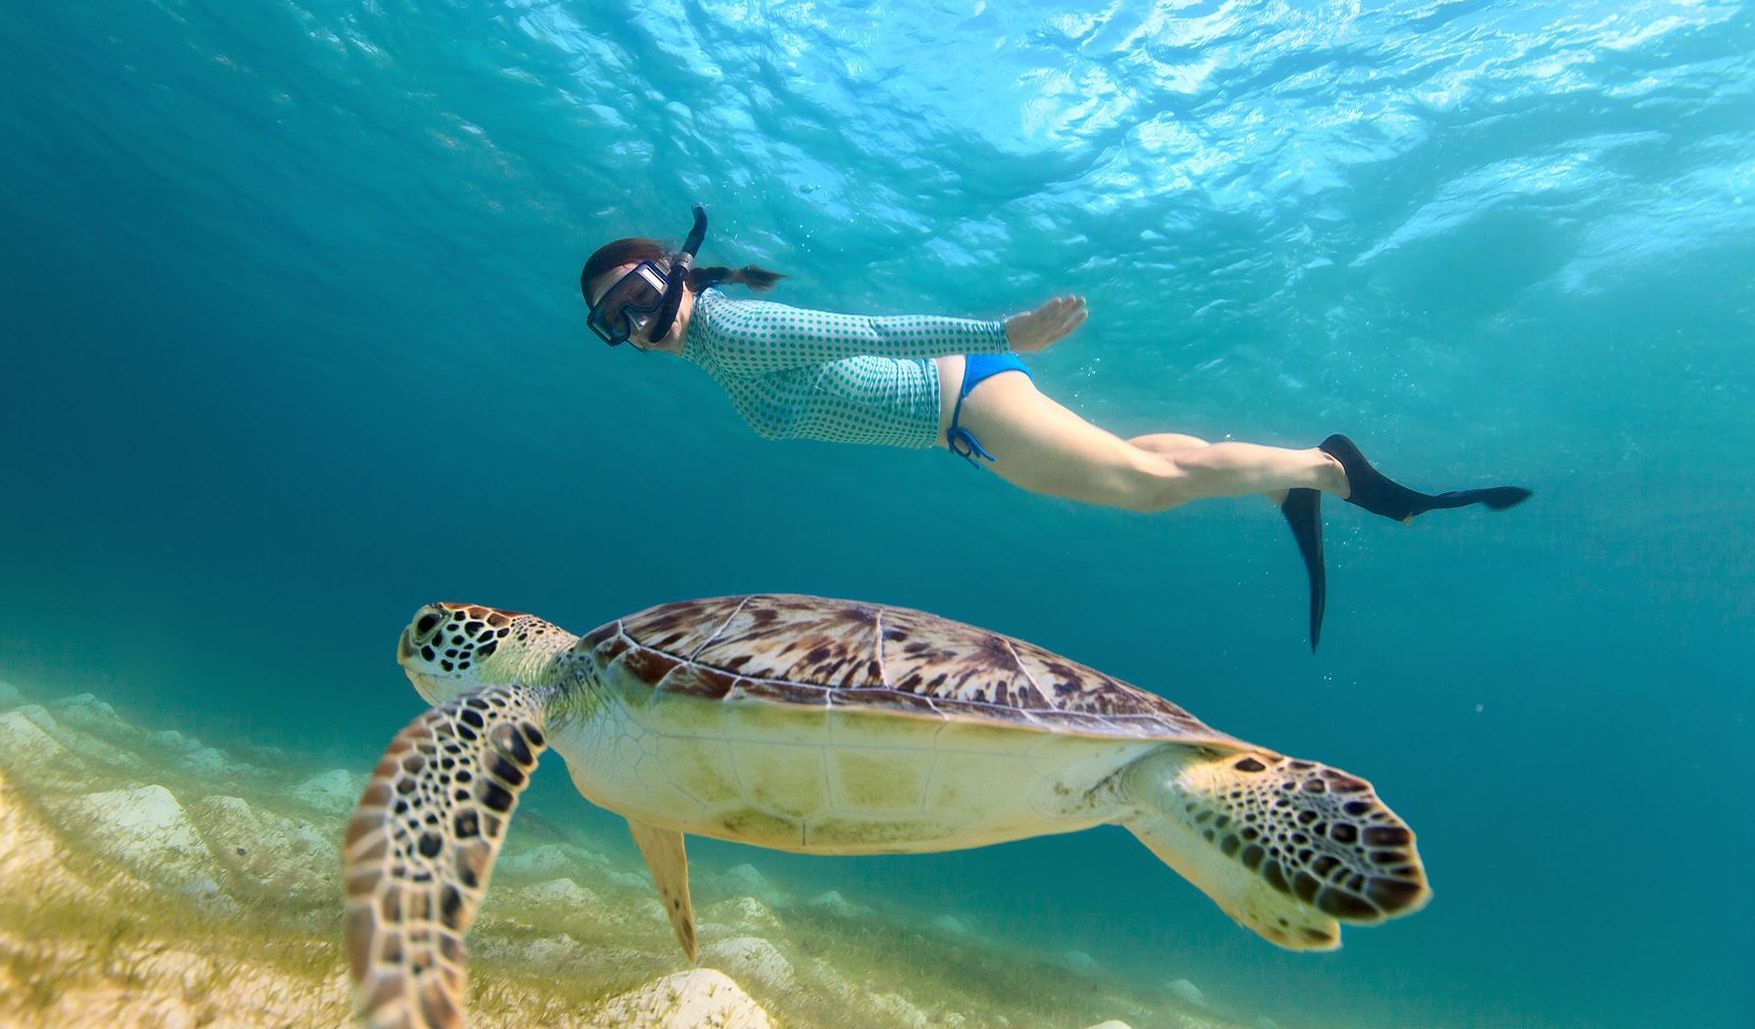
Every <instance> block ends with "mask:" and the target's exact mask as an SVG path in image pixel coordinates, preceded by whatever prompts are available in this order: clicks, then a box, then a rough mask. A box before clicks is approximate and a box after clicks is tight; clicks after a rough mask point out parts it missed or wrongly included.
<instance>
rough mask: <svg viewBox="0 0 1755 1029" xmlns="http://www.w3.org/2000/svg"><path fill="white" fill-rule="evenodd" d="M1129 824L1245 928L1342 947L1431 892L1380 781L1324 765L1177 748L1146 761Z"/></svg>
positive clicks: (1130, 794) (1133, 790)
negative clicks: (1344, 926) (1355, 930)
mask: <svg viewBox="0 0 1755 1029" xmlns="http://www.w3.org/2000/svg"><path fill="white" fill-rule="evenodd" d="M1121 788H1122V791H1123V793H1124V794H1125V795H1126V798H1127V801H1128V802H1129V804H1130V805H1131V807H1132V808H1133V810H1132V813H1131V814H1129V815H1128V816H1126V817H1125V818H1124V819H1123V823H1122V824H1124V825H1126V826H1127V828H1128V830H1129V831H1130V832H1132V833H1133V834H1134V835H1135V836H1137V837H1139V839H1140V842H1142V843H1144V844H1145V845H1146V846H1147V847H1149V848H1150V849H1151V851H1152V853H1154V854H1156V855H1157V856H1158V858H1159V859H1160V860H1162V861H1163V862H1164V863H1165V864H1167V865H1169V866H1170V867H1171V868H1173V869H1175V870H1176V871H1177V872H1178V873H1180V874H1181V875H1182V876H1183V877H1184V878H1186V879H1187V880H1188V881H1189V882H1192V883H1194V885H1195V886H1197V887H1199V888H1200V890H1201V892H1203V893H1205V894H1206V895H1207V896H1209V897H1211V898H1212V899H1213V901H1214V902H1215V903H1217V904H1218V905H1219V907H1220V908H1221V909H1223V910H1224V912H1225V913H1226V914H1228V915H1230V916H1231V917H1232V918H1234V919H1236V920H1237V922H1238V923H1239V924H1241V925H1243V926H1245V927H1246V928H1249V929H1251V930H1253V931H1254V932H1256V933H1257V934H1258V935H1260V936H1262V937H1264V938H1266V939H1267V940H1268V941H1270V942H1272V943H1275V944H1277V945H1279V946H1281V947H1284V948H1286V949H1287V950H1333V949H1335V948H1336V947H1339V946H1340V945H1341V933H1340V924H1339V923H1341V922H1348V923H1352V924H1355V925H1370V924H1373V923H1376V922H1381V921H1384V920H1386V919H1390V918H1395V917H1398V916H1401V915H1407V914H1412V913H1413V912H1415V911H1418V910H1419V909H1420V908H1421V907H1424V906H1425V904H1426V902H1427V901H1428V900H1430V899H1431V895H1432V894H1431V890H1430V889H1429V888H1428V887H1427V885H1426V873H1425V870H1424V868H1423V867H1422V866H1421V864H1420V856H1419V854H1418V852H1417V851H1416V850H1415V849H1414V834H1413V832H1412V831H1411V830H1410V829H1409V828H1408V827H1407V825H1406V824H1405V823H1403V822H1402V820H1401V819H1400V818H1397V817H1396V815H1395V813H1394V812H1392V811H1391V810H1390V809H1389V808H1388V807H1386V806H1384V803H1383V802H1382V801H1381V800H1379V799H1378V798H1377V793H1376V791H1374V790H1373V789H1372V788H1371V784H1370V783H1368V782H1366V781H1365V780H1363V779H1360V778H1357V777H1355V776H1352V775H1348V774H1347V773H1346V772H1343V771H1340V770H1338V769H1334V768H1329V767H1326V766H1324V765H1320V764H1317V763H1315V762H1313V761H1299V760H1295V759H1292V758H1288V757H1285V756H1283V755H1279V754H1275V753H1273V752H1272V751H1265V750H1256V749H1249V748H1247V746H1246V747H1245V749H1240V750H1233V751H1229V752H1226V753H1223V754H1218V753H1215V752H1214V751H1213V750H1211V749H1206V748H1192V747H1186V746H1177V745H1171V746H1166V747H1164V748H1163V749H1161V750H1158V751H1155V752H1154V753H1152V754H1150V755H1148V756H1146V757H1144V758H1142V759H1141V760H1139V761H1138V762H1135V763H1134V764H1133V765H1132V766H1131V767H1129V768H1128V769H1127V770H1126V771H1125V772H1124V773H1123V777H1122V780H1121Z"/></svg>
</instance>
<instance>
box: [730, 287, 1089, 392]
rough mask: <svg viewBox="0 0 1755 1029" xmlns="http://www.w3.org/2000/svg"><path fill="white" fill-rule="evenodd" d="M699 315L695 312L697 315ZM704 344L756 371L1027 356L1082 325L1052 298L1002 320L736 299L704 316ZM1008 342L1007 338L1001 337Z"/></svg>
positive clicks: (735, 366) (1066, 304)
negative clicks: (865, 361) (870, 360)
mask: <svg viewBox="0 0 1755 1029" xmlns="http://www.w3.org/2000/svg"><path fill="white" fill-rule="evenodd" d="M700 313H703V312H702V310H701V309H700V308H697V314H700ZM705 313H706V315H707V322H706V325H705V327H706V329H707V342H708V345H709V346H710V347H711V348H712V349H713V350H714V352H715V353H716V354H717V355H718V357H719V359H720V360H721V361H723V362H724V363H725V365H726V366H727V368H729V369H730V370H732V371H735V372H738V373H741V374H759V373H762V372H772V371H781V370H784V369H787V368H799V367H804V366H806V365H815V364H827V363H830V362H832V361H838V360H841V359H843V358H848V357H861V356H868V355H869V356H876V357H944V356H947V355H950V354H1000V353H1005V352H1006V351H1007V350H1011V349H1016V350H1019V351H1021V352H1024V353H1032V352H1035V351H1038V350H1041V349H1042V348H1044V347H1046V346H1047V345H1048V344H1049V343H1052V342H1053V341H1054V340H1056V339H1059V338H1060V337H1061V336H1064V335H1065V334H1066V333H1068V332H1071V331H1072V329H1073V328H1074V327H1076V326H1077V325H1078V323H1079V322H1080V321H1083V320H1084V301H1083V300H1082V299H1077V298H1059V299H1056V300H1051V301H1049V302H1048V303H1047V304H1044V305H1043V306H1042V307H1040V308H1038V309H1037V310H1035V311H1031V312H1029V313H1027V314H1021V315H1013V316H1012V317H1011V318H1008V319H1006V320H1005V321H1003V322H1001V321H979V320H975V319H970V318H943V317H938V316H936V315H914V314H907V315H878V316H873V315H856V314H833V313H830V312H827V311H811V310H805V309H803V308H797V307H788V306H786V305H784V304H773V303H766V302H762V301H741V302H738V303H737V304H735V305H726V306H724V307H720V308H718V309H716V310H715V309H708V310H707V311H706V312H705ZM1008 337H1009V338H1008Z"/></svg>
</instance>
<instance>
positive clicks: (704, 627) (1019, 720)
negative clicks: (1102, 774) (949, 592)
mask: <svg viewBox="0 0 1755 1029" xmlns="http://www.w3.org/2000/svg"><path fill="white" fill-rule="evenodd" d="M575 652H576V653H582V654H583V653H589V654H591V655H592V656H593V658H594V659H595V661H596V662H597V664H598V666H599V667H606V666H608V665H610V663H611V662H615V663H616V665H617V666H618V667H619V668H620V669H621V670H622V671H623V673H625V677H624V681H628V680H631V681H632V682H633V683H643V684H645V685H647V686H649V687H651V688H652V689H653V690H654V691H655V692H656V693H658V694H661V695H664V694H677V695H687V696H694V697H700V698H703V699H709V700H725V701H736V702H749V701H767V702H772V703H777V704H791V705H806V706H821V707H834V708H843V707H845V708H862V709H865V710H868V711H873V712H893V713H895V714H898V715H903V716H917V717H929V718H937V719H947V718H948V719H961V720H967V721H973V722H986V723H993V724H995V725H1002V726H1009V727H1015V728H1020V729H1030V730H1036V731H1040V732H1053V733H1075V734H1080V735H1094V736H1120V737H1136V738H1150V739H1166V738H1169V739H1184V740H1202V741H1207V742H1235V741H1233V740H1232V737H1229V736H1226V735H1225V734H1223V733H1220V732H1217V731H1215V730H1214V729H1211V728H1209V727H1208V726H1207V725H1205V724H1204V723H1202V722H1201V721H1200V720H1199V719H1198V718H1195V717H1194V716H1193V715H1191V714H1189V713H1188V712H1187V711H1184V710H1183V709H1182V708H1180V707H1177V706H1176V705H1175V704H1172V703H1170V702H1169V701H1168V700H1165V699H1164V698H1163V697H1160V696H1158V695H1156V694H1153V693H1148V692H1146V691H1145V690H1142V689H1138V688H1136V687H1134V686H1130V685H1128V684H1127V683H1124V682H1122V681H1120V680H1118V679H1114V678H1111V677H1110V676H1107V675H1104V674H1103V673H1102V672H1099V671H1097V670H1096V669H1094V668H1090V667H1087V666H1085V665H1081V664H1078V663H1077V662H1074V661H1069V660H1067V659H1066V658H1063V657H1060V656H1058V655H1056V654H1053V653H1050V652H1049V651H1046V650H1044V649H1042V648H1041V647H1038V646H1035V645H1034V644H1031V643H1025V642H1023V641H1022V640H1017V639H1013V638H1012V637H1010V636H1003V635H1001V634H999V633H996V632H989V631H988V630H986V629H981V628H977V627H975V626H973V625H966V624H964V623H962V622H954V621H951V620H950V619H948V618H940V617H938V616H937V615H933V614H928V613H926V612H924V611H914V610H910V609H908V608H900V607H887V606H882V605H878V604H864V603H859V602H856V601H850V600H831V599H828V598H824V597H810V596H799V595H785V594H758V595H751V596H737V597H715V598H712V599H708V600H685V601H679V602H677V603H673V604H661V605H659V606H657V607H652V608H647V609H646V610H644V611H641V612H640V613H638V614H634V615H629V616H628V617H626V618H621V619H617V620H616V621H614V622H610V623H609V624H607V625H604V626H601V627H599V628H598V629H596V630H595V631H593V632H591V633H590V634H588V635H586V636H585V637H584V638H583V639H582V640H581V641H580V642H579V644H578V647H577V648H576V650H575Z"/></svg>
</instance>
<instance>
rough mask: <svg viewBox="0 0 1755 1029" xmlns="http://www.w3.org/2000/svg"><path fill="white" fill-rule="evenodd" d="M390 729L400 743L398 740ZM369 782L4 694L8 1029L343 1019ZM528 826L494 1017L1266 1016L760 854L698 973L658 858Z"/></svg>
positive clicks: (720, 1020) (99, 706) (716, 882)
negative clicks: (668, 904) (345, 879)
mask: <svg viewBox="0 0 1755 1029" xmlns="http://www.w3.org/2000/svg"><path fill="white" fill-rule="evenodd" d="M386 736H387V737H388V733H386ZM362 786H363V779H362V777H361V776H360V775H359V774H357V773H356V772H354V771H352V770H348V769H323V768H321V767H317V766H314V765H312V764H310V762H309V761H308V759H305V760H301V758H300V756H298V755H294V754H290V753H287V752H283V751H277V750H273V749H266V748H260V749H259V748H241V747H234V748H230V749H227V750H221V749H219V748H216V747H213V746H209V745H207V744H204V743H202V742H201V741H200V740H197V739H194V738H191V737H190V736H188V735H185V734H183V733H180V732H178V731H176V730H175V729H171V728H165V727H150V726H143V725H136V724H132V723H131V722H130V721H129V720H128V719H126V718H124V717H123V716H122V715H120V714H118V712H117V711H116V710H115V708H113V707H112V706H111V705H109V704H107V703H105V702H104V701H103V700H101V699H99V698H97V697H96V696H93V695H92V694H89V693H85V694H78V695H73V696H65V697H60V698H57V699H38V698H36V697H34V696H32V695H30V694H28V693H26V692H21V691H20V689H19V688H18V687H16V686H14V685H11V684H8V683H5V682H3V681H0V1025H7V1026H35V1025H44V1026H47V1025H74V1024H80V1025H95V1024H113V1025H130V1026H132V1025H142V1026H196V1025H339V1024H344V1023H345V1022H346V1020H347V1015H348V991H347V985H346V982H345V976H344V972H343V968H344V961H343V955H342V952H341V947H340V911H341V905H340V900H339V896H340V885H339V875H338V867H339V858H338V852H337V845H338V841H339V838H340V835H341V832H342V828H343V826H344V825H345V823H346V819H347V815H348V812H349V811H351V810H352V807H353V804H354V801H355V800H356V799H357V797H358V795H359V792H360V789H361V788H362ZM617 854H618V851H617V850H616V849H615V848H613V847H604V846H603V845H602V844H601V842H599V841H594V840H593V839H591V838H590V837H588V836H586V835H584V834H582V833H580V834H570V833H569V832H568V830H566V829H563V828H560V827H557V826H554V825H552V824H547V823H544V822H542V821H540V820H533V821H531V822H528V823H524V824H519V823H515V824H514V829H513V832H512V833H511V834H510V838H509V840H508V842H507V845H506V849H505V851H504V853H503V854H502V856H501V859H500V862H499V865H498V867H497V869H496V871H495V875H494V880H493V885H492V888H491V889H490V890H489V893H488V897H487V901H486V903H485V904H484V905H483V907H482V911H481V915H480V917H479V919H478V920H477V921H476V923H475V925H474V927H473V928H472V929H471V931H470V934H469V939H468V942H469V946H470V970H471V975H470V985H469V989H470V1013H471V1018H472V1021H473V1022H474V1023H475V1024H478V1025H484V1026H499V1025H504V1026H530V1025H544V1026H621V1025H630V1026H676V1027H682V1026H706V1025H711V1026H751V1027H759V1026H767V1025H784V1026H828V1025H846V1024H849V1021H848V1019H849V1017H850V1014H851V1013H854V1012H857V1016H856V1020H857V1022H858V1023H859V1024H861V1025H865V1026H872V1027H888V1026H895V1027H911V1029H918V1027H929V1026H932V1027H937V1026H944V1027H953V1026H968V1027H975V1026H1064V1027H1072V1029H1078V1027H1084V1026H1090V1025H1093V1024H1097V1023H1106V1024H1107V1025H1108V1026H1109V1029H1114V1027H1115V1026H1117V1025H1118V1024H1120V1025H1131V1026H1136V1027H1142V1029H1143V1027H1147V1026H1174V1027H1186V1029H1196V1027H1229V1026H1243V1025H1259V1024H1261V1023H1252V1022H1246V1021H1238V1020H1235V1019H1233V1018H1229V1017H1226V1015H1225V1014H1224V1013H1222V1012H1219V1011H1216V1010H1214V1009H1213V1008H1212V1007H1211V1006H1210V1005H1209V1004H1208V1003H1207V1002H1206V1001H1205V999H1204V998H1203V997H1202V996H1201V993H1200V991H1199V989H1198V988H1197V987H1195V986H1194V985H1193V984H1191V983H1189V982H1188V981H1187V980H1167V981H1165V982H1162V983H1152V984H1145V983H1137V982H1130V981H1126V980H1122V979H1120V978H1116V977H1110V976H1107V975H1106V974H1105V971H1104V969H1102V968H1101V967H1099V966H1096V965H1095V963H1094V962H1090V959H1089V958H1085V959H1084V962H1080V961H1079V960H1078V958H1079V957H1082V955H1076V954H1075V955H1059V956H1044V955H1037V954H1033V953H1030V952H1027V951H1020V950H1018V949H1008V948H1006V947H1004V946H1002V945H1000V944H997V943H994V942H992V941H987V940H983V939H981V938H980V937H979V936H977V935H975V934H973V933H972V932H970V931H969V930H968V928H967V925H966V922H964V921H960V920H958V919H957V918H956V917H955V916H954V915H951V914H946V913H943V912H935V913H931V914H927V915H924V916H923V915H922V914H921V913H919V912H913V911H908V910H905V909H902V908H898V907H896V906H894V905H892V904H888V903H886V902H881V901H877V900H872V899H866V898H858V897H848V896H843V895H842V894H841V893H837V892H829V893H820V894H817V895H814V896H796V895H793V894H792V893H791V892H789V891H787V890H786V889H785V888H784V887H782V886H781V885H779V884H776V883H774V882H772V881H769V880H767V879H765V878H764V877H763V876H762V874H761V873H760V872H758V871H757V870H756V869H755V868H753V867H751V866H750V865H747V864H740V865H734V866H731V867H728V868H713V867H703V866H701V865H699V864H696V865H695V866H694V867H693V868H692V873H693V875H692V881H693V887H694V895H695V910H696V918H697V921H698V923H699V932H700V937H701V940H702V947H701V960H700V963H699V967H693V968H691V967H690V966H689V965H688V962H687V960H686V959H685V958H684V957H683V956H682V953H681V950H680V948H678V947H677V945H676V942H675V940H674V938H673V937H672V935H671V930H670V926H669V923H668V922H667V921H666V919H665V917H664V913H663V910H662V909H661V907H660V906H659V903H658V900H657V897H656V894H655V893H654V891H653V889H652V885H651V880H650V878H649V877H648V875H647V872H646V870H645V868H644V867H642V866H640V865H638V864H637V860H638V859H637V858H635V857H632V856H631V855H626V856H616V855H617Z"/></svg>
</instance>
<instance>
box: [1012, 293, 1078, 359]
mask: <svg viewBox="0 0 1755 1029" xmlns="http://www.w3.org/2000/svg"><path fill="white" fill-rule="evenodd" d="M1085 314H1086V311H1085V298H1084V297H1078V296H1065V297H1055V298H1054V299H1053V300H1050V301H1049V302H1048V303H1046V304H1043V305H1042V306H1041V307H1038V308H1037V309H1036V310H1034V311H1029V312H1026V313H1024V314H1014V315H1012V316H1011V317H1010V318H1007V319H1006V320H1005V338H1006V340H1007V342H1009V343H1010V344H1011V347H1012V349H1013V350H1015V351H1017V352H1018V353H1020V354H1035V353H1040V352H1041V351H1044V350H1047V349H1048V347H1049V346H1050V345H1051V344H1052V343H1054V341H1055V340H1057V339H1060V338H1061V337H1062V336H1065V335H1066V334H1067V333H1069V332H1071V331H1072V330H1074V329H1076V328H1078V327H1079V325H1080V324H1082V323H1083V322H1084V320H1085Z"/></svg>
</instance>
